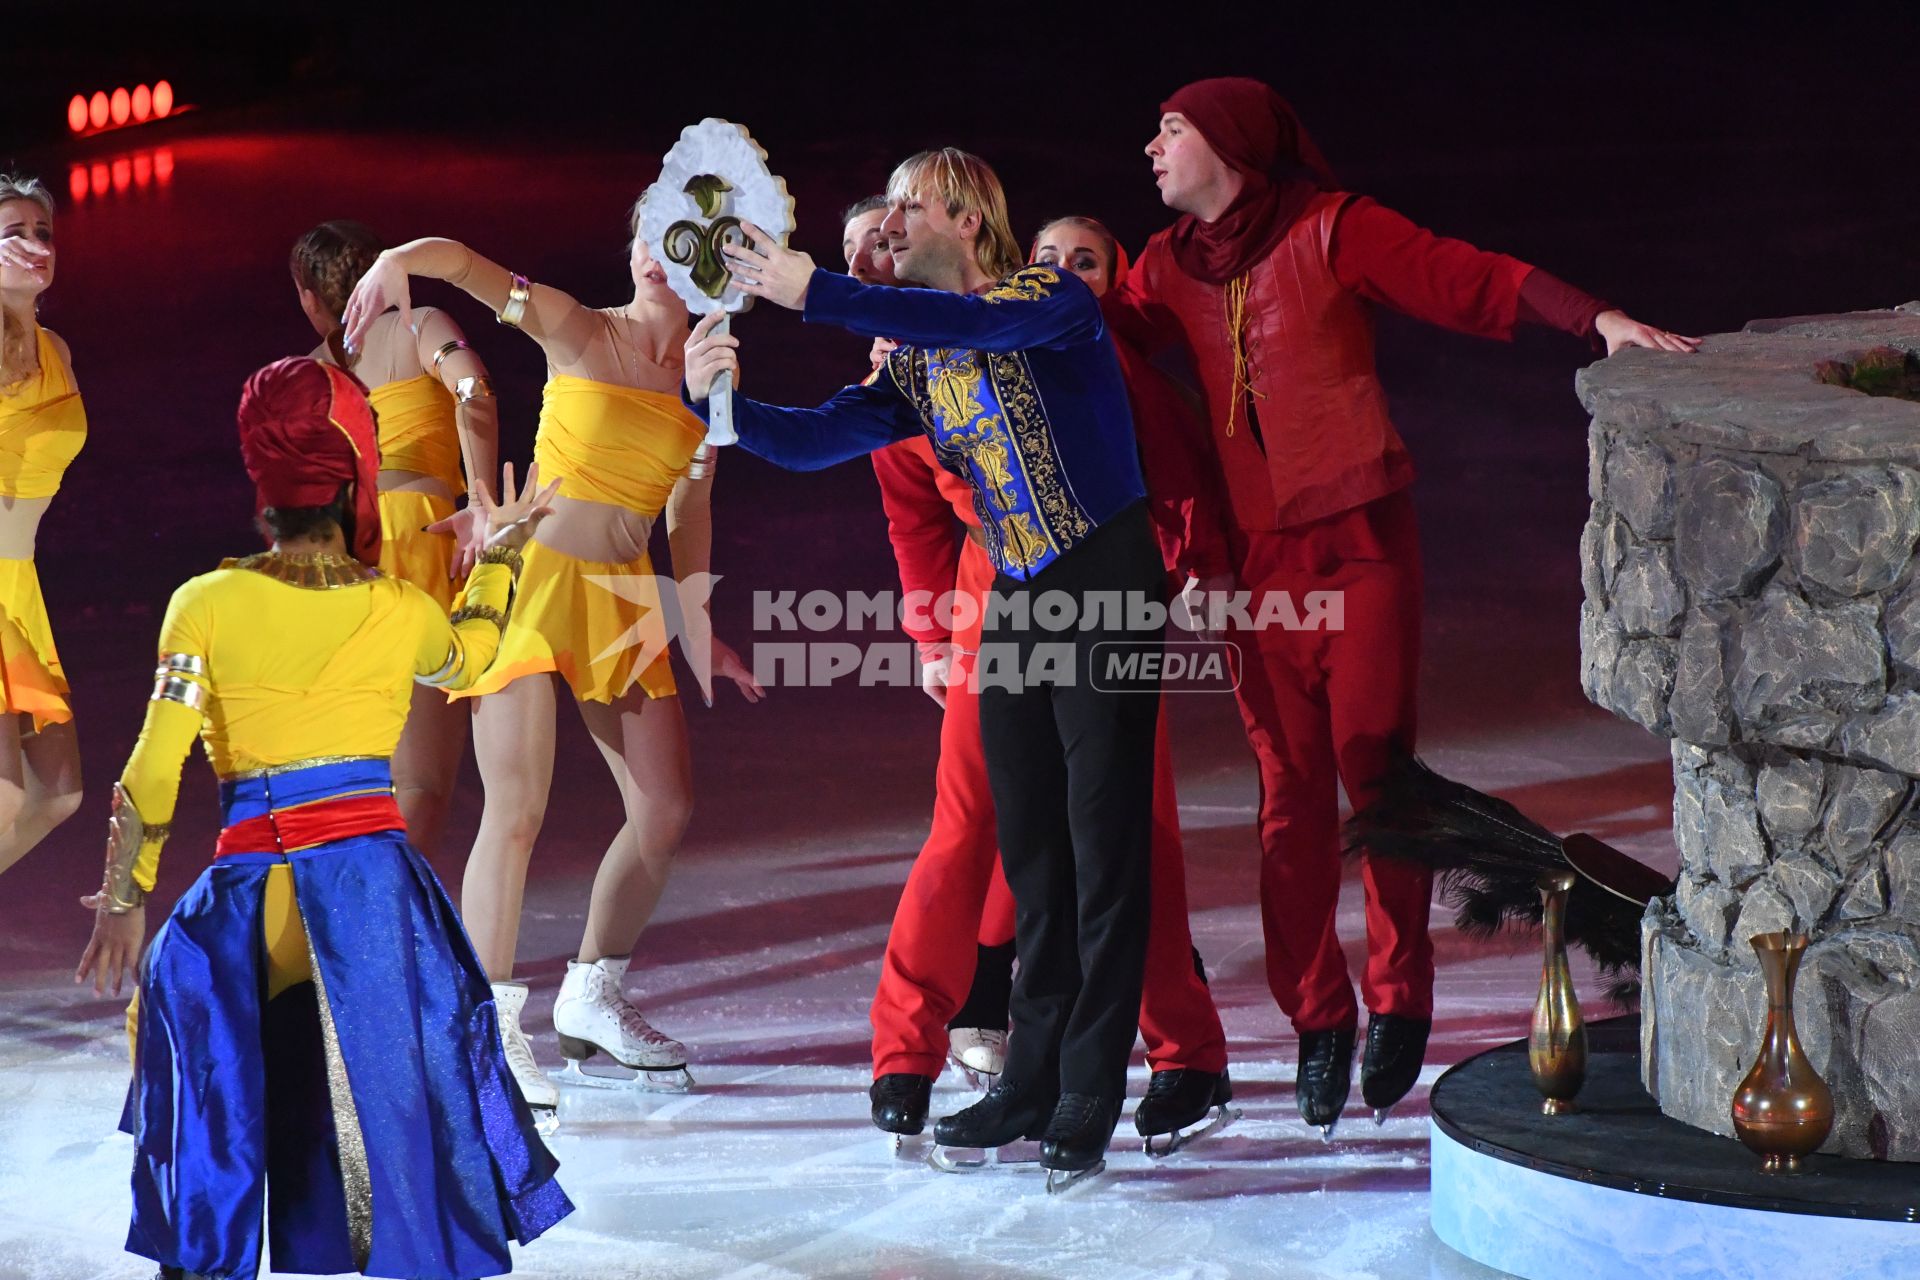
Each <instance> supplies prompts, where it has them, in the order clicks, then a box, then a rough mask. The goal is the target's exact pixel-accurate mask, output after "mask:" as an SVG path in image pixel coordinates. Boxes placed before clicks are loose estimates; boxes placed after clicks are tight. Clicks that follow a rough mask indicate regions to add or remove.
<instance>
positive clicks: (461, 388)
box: [453, 373, 493, 404]
mask: <svg viewBox="0 0 1920 1280" xmlns="http://www.w3.org/2000/svg"><path fill="white" fill-rule="evenodd" d="M482 397H486V398H488V399H491V398H492V397H493V379H491V378H486V377H482V376H481V375H479V374H477V373H476V374H474V375H472V376H471V377H466V378H462V379H460V380H459V381H458V382H456V383H454V384H453V398H454V399H455V400H456V401H458V402H459V403H461V404H465V403H466V402H467V401H469V400H478V399H480V398H482Z"/></svg>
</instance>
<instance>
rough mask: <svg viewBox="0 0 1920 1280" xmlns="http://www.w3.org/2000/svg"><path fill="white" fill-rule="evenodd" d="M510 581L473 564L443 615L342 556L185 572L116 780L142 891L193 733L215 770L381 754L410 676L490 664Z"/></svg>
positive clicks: (451, 677)
mask: <svg viewBox="0 0 1920 1280" xmlns="http://www.w3.org/2000/svg"><path fill="white" fill-rule="evenodd" d="M301 579H305V580H308V581H311V582H313V583H314V585H304V584H301V583H300V582H299V580H301ZM512 582H513V575H512V570H511V569H510V568H508V566H506V565H504V564H481V565H479V566H477V567H476V568H475V569H474V571H473V575H472V577H470V578H469V579H468V580H467V589H466V591H465V593H464V594H463V595H462V597H461V599H460V600H459V601H458V602H456V604H457V607H456V608H455V610H454V613H453V617H452V618H449V617H448V616H447V615H446V614H444V613H442V612H441V611H440V607H439V606H438V605H437V604H435V603H434V601H433V598H432V597H431V596H429V595H428V594H427V593H426V592H424V591H422V590H421V589H420V588H418V587H416V586H414V585H413V584H412V583H409V582H402V581H401V580H399V579H397V578H389V577H385V576H383V575H381V574H380V573H379V571H377V570H374V569H368V568H366V567H365V566H363V565H361V564H360V563H359V562H358V561H356V560H351V559H348V558H347V557H344V556H325V557H314V556H275V555H272V554H263V555H258V556H249V557H247V558H246V559H242V560H229V561H227V562H226V563H224V564H222V565H221V566H220V568H218V569H216V570H214V571H213V572H212V573H206V574H202V575H200V576H199V577H197V578H193V579H190V580H189V581H188V582H187V583H186V584H185V585H184V586H182V587H181V588H180V589H179V590H178V591H176V592H174V593H173V600H172V602H171V603H170V604H169V605H168V606H167V616H166V619H165V621H163V622H162V623H161V625H160V668H159V670H158V671H157V672H156V681H157V682H156V685H155V689H154V696H153V700H152V701H150V702H148V703H147V716H146V721H145V723H144V724H143V725H142V727H141V730H140V738H139V741H138V742H136V743H135V744H134V748H133V754H132V756H130V757H129V758H128V760H127V767H126V770H125V772H123V773H122V774H121V776H120V782H121V785H122V786H124V787H125V788H126V789H127V794H128V796H129V797H130V798H131V799H132V800H133V803H134V807H135V808H136V809H137V810H139V813H140V819H141V821H142V822H144V823H145V824H146V825H147V827H148V835H147V838H146V839H145V840H143V841H142V844H141V849H140V855H139V858H138V860H137V861H136V862H135V864H134V872H133V878H134V881H135V883H137V884H138V885H139V886H140V887H141V888H143V889H148V890H151V889H152V888H153V878H154V873H155V871H156V869H157V868H158V866H159V861H160V848H161V845H162V844H163V843H164V842H165V840H166V833H165V830H164V828H165V826H166V824H168V823H169V822H171V821H172V820H173V808H174V803H175V800H176V799H177V797H178V794H179V790H180V766H181V765H182V763H183V762H184V761H185V760H186V757H187V752H188V750H189V749H190V748H191V747H192V746H193V739H194V737H195V736H196V735H198V736H199V737H200V739H201V740H202V741H203V742H204V743H205V744H206V751H207V758H208V759H209V760H210V761H212V763H213V771H214V772H215V773H217V774H218V775H220V777H222V778H232V777H235V776H237V775H243V774H247V773H250V772H253V771H254V770H259V769H268V768H272V767H274V766H276V765H285V764H292V763H294V762H297V761H305V760H314V759H321V758H326V757H331V756H390V755H392V754H393V748H394V745H395V744H396V743H397V742H399V740H400V730H401V727H402V726H403V725H404V724H405V723H406V718H407V709H408V706H409V704H410V702H411V699H412V695H413V684H414V681H415V680H416V679H418V680H421V681H424V682H426V683H429V684H434V685H437V686H439V687H442V688H447V689H463V688H466V687H467V686H468V685H470V684H472V683H473V681H474V680H475V679H477V678H478V677H479V675H480V674H481V673H482V672H483V671H485V670H486V668H487V666H488V664H489V663H491V662H492V661H493V655H494V653H495V652H496V651H497V650H498V648H499V645H500V632H501V630H502V627H503V626H504V620H505V616H506V610H507V606H508V601H509V598H510V596H511V594H512ZM156 828H158V829H157V830H156Z"/></svg>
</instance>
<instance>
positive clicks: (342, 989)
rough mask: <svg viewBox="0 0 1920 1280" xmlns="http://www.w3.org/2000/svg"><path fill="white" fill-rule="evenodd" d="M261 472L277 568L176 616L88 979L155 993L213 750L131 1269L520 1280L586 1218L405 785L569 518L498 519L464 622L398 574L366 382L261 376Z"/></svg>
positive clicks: (126, 792)
mask: <svg viewBox="0 0 1920 1280" xmlns="http://www.w3.org/2000/svg"><path fill="white" fill-rule="evenodd" d="M240 444H241V455H242V457H243V458H244V460H245V462H246V465H247V471H248V474H249V475H250V476H251V477H252V478H253V480H254V483H255V485H256V486H257V488H258V494H259V503H260V519H261V523H262V525H263V527H264V528H265V529H266V530H267V531H268V532H269V533H270V536H271V537H272V539H273V546H272V549H271V550H270V551H268V552H265V553H263V554H259V555H251V556H246V557H244V558H242V559H238V560H228V561H226V562H225V563H224V564H222V565H221V567H220V568H218V569H216V570H215V571H213V572H212V573H207V574H202V575H201V576H199V577H197V578H193V579H191V580H190V581H188V582H187V583H186V584H185V585H184V586H182V587H181V588H180V589H179V590H178V591H176V592H175V593H174V596H173V600H172V602H171V603H170V604H169V605H168V608H167V615H166V619H165V621H164V622H163V623H162V624H161V629H160V645H159V666H158V669H157V670H156V672H155V685H154V692H153V697H152V700H151V701H149V702H148V704H147V714H146V721H145V724H144V725H143V726H142V729H141V732H140V738H139V741H138V742H137V743H136V744H135V746H134V750H133V754H132V756H131V757H130V758H129V760H128V761H127V767H126V770H125V772H123V773H122V774H121V777H120V780H119V782H118V784H117V785H116V786H115V787H114V795H113V816H112V820H111V822H110V824H109V826H110V835H109V839H108V851H107V870H106V879H105V882H104V883H103V885H102V886H101V889H100V892H99V893H98V894H96V895H93V896H92V897H90V898H88V899H87V900H86V902H87V905H89V906H92V907H94V909H95V918H94V933H93V938H92V940H91V942H90V943H89V944H88V948H87V952H86V954H85V956H83V957H82V959H81V962H80V969H79V972H78V974H77V975H76V978H77V979H78V980H82V981H84V980H87V979H89V978H90V979H91V980H92V981H93V984H94V987H95V989H96V990H100V989H102V988H103V987H104V986H105V985H106V983H107V981H108V980H109V979H110V980H111V982H112V984H113V987H114V989H115V992H116V993H117V992H118V990H119V986H120V982H121V978H122V975H123V974H124V973H125V972H126V971H128V970H129V969H130V968H131V967H132V966H133V964H134V961H135V957H136V956H137V955H138V953H139V947H140V939H141V936H142V934H143V933H144V930H145V909H144V905H143V903H144V899H145V896H146V894H147V892H148V891H150V890H151V889H152V888H153V883H154V876H155V872H156V870H157V867H158V862H159V856H160V850H161V847H162V845H163V844H164V843H165V841H166V838H167V833H168V824H169V822H170V821H171V819H172V817H173V811H174V802H175V797H176V795H177V793H178V789H179V783H180V768H181V765H182V764H183V762H184V761H185V759H186V756H187V752H188V750H189V749H190V748H191V746H192V744H193V741H194V738H195V737H196V736H197V737H199V738H200V739H201V740H202V742H204V744H205V746H206V753H207V757H208V759H209V761H210V762H211V763H212V765H213V768H214V771H215V772H216V773H217V774H219V776H220V803H221V807H222V810H223V813H224V817H225V824H224V829H223V830H222V831H221V833H220V839H219V843H218V845H217V846H216V848H215V850H214V856H213V863H212V865H211V866H209V867H208V868H207V869H206V870H205V871H203V872H202V873H201V875H200V877H199V879H198V880H196V881H195V882H194V884H193V885H192V886H191V887H190V888H189V889H188V890H187V891H186V893H185V894H184V895H182V897H181V898H180V900H179V901H178V902H177V903H176V904H175V905H174V908H173V911H172V912H171V914H169V916H168V917H167V921H166V923H165V924H164V925H163V926H161V928H160V930H159V932H158V933H156V934H155V936H154V939H153V945H152V947H151V948H150V949H149V950H148V952H147V955H146V958H145V961H144V963H143V964H142V965H141V966H140V990H139V995H140V1000H139V1005H140V1018H139V1029H138V1033H137V1038H136V1043H135V1051H134V1079H133V1083H132V1087H131V1090H130V1092H129V1097H128V1103H127V1109H126V1117H125V1120H124V1122H123V1127H125V1128H127V1129H128V1131H129V1132H131V1133H132V1134H133V1136H134V1143H135V1158H134V1169H133V1223H132V1227H131V1230H130V1231H129V1233H128V1238H127V1248H128V1249H129V1250H130V1251H132V1252H134V1253H137V1254H140V1255H142V1256H145V1257H148V1258H152V1259H154V1260H155V1261H157V1262H159V1263H160V1264H161V1267H162V1275H163V1276H171V1277H180V1276H185V1275H193V1276H218V1277H221V1278H222V1280H230V1278H234V1277H239V1278H242V1280H244V1278H246V1277H252V1276H254V1275H255V1274H256V1273H257V1272H258V1271H260V1270H261V1269H262V1259H261V1256H260V1255H261V1240H262V1230H261V1228H262V1219H263V1203H264V1205H265V1213H264V1217H265V1219H266V1221H265V1227H266V1232H265V1234H266V1239H267V1241H268V1242H269V1244H270V1246H271V1252H272V1262H273V1266H274V1269H275V1270H278V1271H283V1272H286V1271H291V1272H300V1273H335V1272H341V1271H359V1272H362V1273H363V1274H367V1275H379V1276H402V1277H420V1278H422V1280H425V1278H427V1277H432V1278H434V1280H464V1278H465V1277H477V1276H491V1275H498V1274H500V1273H502V1272H505V1271H508V1270H511V1262H510V1259H509V1255H508V1251H507V1244H508V1242H509V1241H515V1240H517V1241H519V1242H521V1243H523V1244H524V1243H526V1242H528V1241H530V1240H532V1239H533V1238H534V1237H536V1236H538V1235H539V1234H540V1233H541V1232H542V1231H544V1230H545V1229H546V1228H547V1227H549V1226H551V1225H552V1224H553V1223H554V1222H556V1221H558V1220H559V1219H560V1218H561V1217H563V1216H565V1215H566V1214H567V1213H568V1212H569V1211H570V1210H571V1208H572V1206H571V1205H570V1204H569V1203H568V1201H567V1198H566V1196H565V1194H564V1193H563V1192H562V1191H561V1190H560V1188H559V1186H558V1185H557V1184H556V1183H555V1182H554V1180H553V1175H554V1170H555V1168H556V1165H555V1162H554V1160H553V1158H552V1156H551V1155H549V1154H548V1153H547V1151H546V1148H545V1147H544V1145H543V1144H542V1143H541V1141H540V1139H539V1137H538V1136H537V1135H536V1133H535V1129H534V1120H533V1117H532V1116H531V1115H530V1114H529V1111H528V1109H527V1107H526V1105H525V1104H524V1102H523V1101H522V1099H521V1097H520V1094H519V1091H518V1090H517V1089H516V1088H515V1087H514V1085H513V1082H512V1072H511V1069H510V1068H509V1067H508V1066H507V1062H506V1057H505V1053H504V1050H503V1049H502V1047H501V1041H500V1035H499V1031H498V1013H497V1011H496V1009H495V1006H494V1002H493V997H492V992H491V990H490V989H489V987H488V984H487V979H486V974H485V971H484V970H483V969H482V968H481V966H480V962H479V960H478V958H477V957H475V955H474V954H473V948H472V945H471V944H470V943H469V942H468V941H467V938H466V935H465V934H464V933H463V932H462V931H461V928H460V923H459V920H458V919H457V918H456V916H455V914H454V909H453V904H452V902H451V901H450V900H448V898H447V896H446V893H445V891H444V890H443V889H442V888H441V887H440V882H439V880H438V879H437V878H436V877H435V876H434V873H433V871H432V869H431V868H430V867H429V866H428V865H427V863H426V860H425V859H423V858H422V857H421V856H420V855H419V853H418V852H417V851H415V850H414V849H413V848H412V847H410V846H409V844H408V842H407V835H406V824H405V821H404V819H403V818H402V817H401V815H400V810H399V807H398V805H397V804H396V802H395V798H394V793H393V778H392V772H391V769H390V766H389V757H390V756H391V755H392V752H393V748H394V745H395V743H396V742H397V741H398V740H399V738H400V729H401V724H402V722H403V721H404V720H405V718H406V715H407V706H408V701H409V694H410V692H411V689H412V687H413V685H414V683H415V682H416V681H424V682H426V683H429V684H431V685H434V686H437V687H440V688H447V689H459V688H465V687H467V686H469V685H471V684H472V683H473V681H474V680H475V679H476V678H478V677H479V676H480V675H481V673H482V672H484V671H485V670H486V667H487V664H488V662H489V661H490V660H491V659H492V658H493V656H494V654H495V651H496V649H497V647H498V644H499V636H500V632H501V629H502V628H503V627H504V626H505V624H506V619H507V617H508V612H509V608H510V595H511V592H512V581H513V577H514V574H515V572H516V571H517V569H518V566H519V561H520V557H521V552H520V550H519V548H520V547H521V546H522V545H523V544H524V543H525V541H526V539H527V537H528V536H529V534H530V532H531V529H532V527H533V526H534V525H535V524H536V523H537V522H538V520H539V519H540V518H541V517H542V516H543V515H544V514H545V513H546V511H547V510H548V508H547V507H546V505H545V504H546V502H547V501H548V500H549V499H550V498H551V496H552V489H551V488H549V489H547V490H546V491H545V492H541V491H539V489H538V480H537V476H536V475H535V474H534V473H533V472H529V474H528V477H527V486H526V490H525V492H524V493H523V494H522V495H521V496H519V497H517V498H516V496H515V494H514V491H513V489H514V486H513V480H512V472H511V470H509V471H508V473H507V476H506V480H505V482H504V483H503V485H502V487H501V490H502V497H503V499H504V501H503V502H502V504H501V505H500V506H498V507H494V506H492V505H491V504H490V503H489V502H488V501H487V499H486V497H485V495H484V494H481V495H478V496H477V497H476V506H477V507H478V508H479V509H480V511H481V514H482V518H483V519H484V520H486V521H487V528H488V529H489V531H490V535H491V536H490V537H489V538H488V539H487V547H486V549H485V550H484V551H483V552H482V554H481V555H480V557H479V561H480V562H479V564H478V565H477V566H476V567H475V569H474V571H473V575H472V578H471V580H470V582H469V584H468V586H467V590H466V592H465V597H464V600H463V601H462V602H461V604H460V607H459V608H458V609H456V610H455V612H454V613H453V615H452V617H451V618H449V617H448V615H447V614H446V613H445V612H444V611H442V609H441V608H440V606H439V605H438V604H436V603H435V602H434V600H433V599H432V598H431V597H430V596H428V595H427V594H426V593H425V592H423V591H421V590H420V589H419V588H417V587H415V586H413V585H412V584H410V583H407V582H404V581H402V580H400V579H397V578H392V577H389V576H387V575H385V574H382V573H381V572H380V571H379V570H377V569H374V568H372V567H371V565H372V563H373V562H374V561H376V560H378V559H379V548H380V540H381V539H380V519H379V514H378V511H377V508H376V507H375V506H374V501H373V499H374V472H375V469H376V468H377V466H378V457H379V453H378V450H377V448H376V446H375V442H374V435H373V415H372V412H371V410H370V409H369V408H368V405H367V402H366V399H365V397H364V395H362V393H361V392H360V390H359V387H358V384H356V383H355V382H354V381H353V379H352V378H351V377H350V376H349V375H347V374H346V373H344V372H343V371H341V370H339V369H337V368H334V367H331V366H328V365H323V364H321V363H319V362H317V361H313V360H308V359H299V358H296V359H289V360H282V361H280V362H279V363H277V364H273V365H269V366H268V367H267V368H265V369H262V370H261V371H260V372H259V373H256V374H255V375H254V376H253V378H252V379H250V380H249V381H248V383H247V389H246V393H245V395H244V397H243V398H242V400H241V406H240Z"/></svg>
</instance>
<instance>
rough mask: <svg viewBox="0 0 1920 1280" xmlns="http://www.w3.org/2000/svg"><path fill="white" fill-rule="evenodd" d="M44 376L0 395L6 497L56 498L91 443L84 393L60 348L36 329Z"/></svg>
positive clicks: (0, 483) (0, 463) (0, 467)
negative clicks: (69, 470) (72, 466)
mask: <svg viewBox="0 0 1920 1280" xmlns="http://www.w3.org/2000/svg"><path fill="white" fill-rule="evenodd" d="M35 337H36V340H37V341H38V342H39V345H40V371H39V372H38V373H36V374H34V375H33V376H32V377H30V378H28V379H27V380H26V381H25V382H23V383H21V385H19V386H18V387H15V388H14V389H13V391H12V392H11V393H10V394H7V395H4V396H0V498H51V497H52V496H53V495H54V494H56V493H58V492H59V491H60V477H61V476H63V475H65V474H66V470H67V467H68V465H69V464H71V463H72V462H73V460H74V458H75V456H77V455H78V454H79V452H80V446H82V445H84V444H85V443H86V442H87V411H86V408H85V407H84V406H83V405H82V404H81V403H80V390H79V388H78V387H76V386H75V385H74V382H73V376H72V375H71V374H69V373H68V372H67V366H66V362H65V361H63V360H62V359H61V358H60V353H59V351H57V350H56V349H55V348H54V345H53V338H52V337H51V336H50V335H49V334H48V333H47V331H46V330H45V329H42V328H40V327H39V326H37V325H36V326H35Z"/></svg>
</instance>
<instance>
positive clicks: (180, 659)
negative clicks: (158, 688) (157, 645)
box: [153, 653, 207, 677]
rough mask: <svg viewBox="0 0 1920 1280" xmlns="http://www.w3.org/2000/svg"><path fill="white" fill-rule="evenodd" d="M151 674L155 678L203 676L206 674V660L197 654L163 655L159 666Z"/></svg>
mask: <svg viewBox="0 0 1920 1280" xmlns="http://www.w3.org/2000/svg"><path fill="white" fill-rule="evenodd" d="M153 674H154V675H155V676H156V677H157V676H164V675H168V674H179V675H183V676H204V675H206V674H207V660H206V659H205V658H203V657H201V656H200V655H199V654H197V653H163V654H161V655H160V665H159V666H157V667H155V668H154V669H153Z"/></svg>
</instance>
